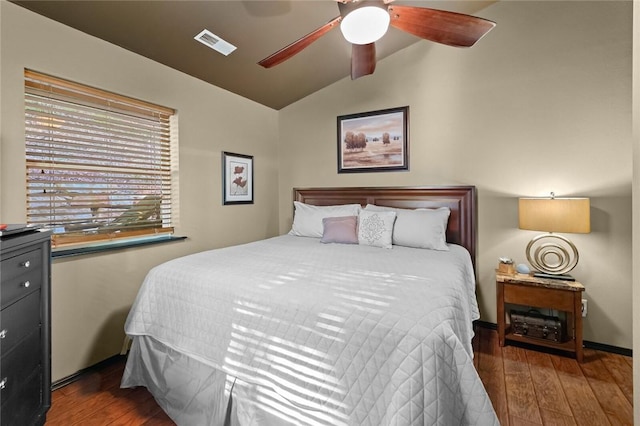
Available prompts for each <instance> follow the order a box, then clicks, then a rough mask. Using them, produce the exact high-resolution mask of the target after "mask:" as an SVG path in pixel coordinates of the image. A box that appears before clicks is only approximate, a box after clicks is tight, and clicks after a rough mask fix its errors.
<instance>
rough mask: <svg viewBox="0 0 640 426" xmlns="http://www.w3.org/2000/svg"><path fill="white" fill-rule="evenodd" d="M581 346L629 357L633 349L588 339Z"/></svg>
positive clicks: (487, 324)
mask: <svg viewBox="0 0 640 426" xmlns="http://www.w3.org/2000/svg"><path fill="white" fill-rule="evenodd" d="M474 324H475V325H477V326H478V327H482V328H487V329H490V330H497V329H498V325H497V324H495V323H492V322H488V321H480V320H477V321H474ZM582 344H583V346H584V347H585V348H587V349H594V350H596V351H603V352H609V353H613V354H617V355H624V356H629V357H633V350H632V349H627V348H621V347H619V346H613V345H607V344H604V343H598V342H591V341H589V340H584V341H583V342H582Z"/></svg>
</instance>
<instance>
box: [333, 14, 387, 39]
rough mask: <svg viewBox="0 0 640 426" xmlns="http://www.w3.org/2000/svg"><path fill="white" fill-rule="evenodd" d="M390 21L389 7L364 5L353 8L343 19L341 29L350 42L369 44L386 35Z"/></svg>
mask: <svg viewBox="0 0 640 426" xmlns="http://www.w3.org/2000/svg"><path fill="white" fill-rule="evenodd" d="M390 21H391V17H390V16H389V12H388V11H387V9H385V8H382V7H379V6H363V7H360V8H357V9H354V10H352V11H351V12H349V13H348V14H347V16H345V17H344V18H343V19H342V22H340V30H341V31H342V35H343V36H344V38H345V39H346V40H347V41H348V42H349V43H353V44H369V43H373V42H375V41H377V40H379V39H380V38H382V36H383V35H385V33H386V32H387V29H388V28H389V22H390Z"/></svg>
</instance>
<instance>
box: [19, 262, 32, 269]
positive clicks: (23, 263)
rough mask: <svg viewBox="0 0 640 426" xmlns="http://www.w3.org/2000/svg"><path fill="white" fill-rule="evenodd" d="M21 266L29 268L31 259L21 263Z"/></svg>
mask: <svg viewBox="0 0 640 426" xmlns="http://www.w3.org/2000/svg"><path fill="white" fill-rule="evenodd" d="M20 266H22V267H23V268H28V267H29V266H31V261H29V260H26V261H24V262H22V263H21V264H20Z"/></svg>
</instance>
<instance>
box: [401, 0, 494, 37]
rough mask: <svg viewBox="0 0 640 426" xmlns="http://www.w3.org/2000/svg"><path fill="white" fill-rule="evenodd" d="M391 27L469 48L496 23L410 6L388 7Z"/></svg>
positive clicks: (459, 14)
mask: <svg viewBox="0 0 640 426" xmlns="http://www.w3.org/2000/svg"><path fill="white" fill-rule="evenodd" d="M389 13H390V14H391V25H393V26H394V27H396V28H398V29H400V30H402V31H405V32H408V33H410V34H413V35H415V36H418V37H420V38H424V39H426V40H431V41H435V42H437V43H442V44H446V45H448V46H455V47H471V46H473V45H474V44H475V43H476V42H477V41H478V40H480V39H481V38H482V37H483V36H484V35H485V34H487V33H488V32H489V31H491V29H492V28H493V27H495V26H496V23H495V22H493V21H489V20H487V19H483V18H478V17H475V16H471V15H464V14H462V13H456V12H447V11H444V10H437V9H428V8H422V7H412V6H397V5H389Z"/></svg>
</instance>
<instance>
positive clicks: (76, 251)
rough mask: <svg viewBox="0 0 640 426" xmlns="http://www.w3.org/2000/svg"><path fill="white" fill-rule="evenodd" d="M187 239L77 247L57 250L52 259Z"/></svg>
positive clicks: (150, 240) (156, 239) (171, 237)
mask: <svg viewBox="0 0 640 426" xmlns="http://www.w3.org/2000/svg"><path fill="white" fill-rule="evenodd" d="M185 239H187V237H176V236H173V235H172V236H170V237H168V238H154V239H147V240H144V239H141V240H138V241H120V242H112V243H105V244H101V245H99V246H92V247H76V248H69V249H60V250H55V251H52V252H51V257H52V258H53V259H58V258H64V257H73V256H82V255H85V254H95V253H102V252H105V251H113V250H120V249H125V248H131V247H140V246H149V245H152V244H162V243H171V242H174V241H182V240H185Z"/></svg>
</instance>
